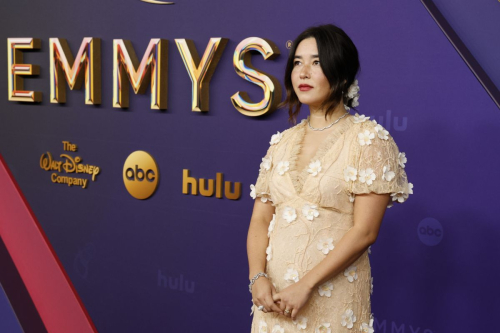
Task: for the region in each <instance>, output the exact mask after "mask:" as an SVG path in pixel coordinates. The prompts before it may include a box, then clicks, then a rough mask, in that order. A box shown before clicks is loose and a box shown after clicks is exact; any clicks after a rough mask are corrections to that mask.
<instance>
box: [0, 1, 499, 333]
mask: <svg viewBox="0 0 500 333" xmlns="http://www.w3.org/2000/svg"><path fill="white" fill-rule="evenodd" d="M497 5H500V4H497ZM474 15H479V13H474ZM0 18H1V23H0V24H1V26H2V29H1V31H0V39H1V40H3V41H4V49H3V52H0V64H6V63H7V52H6V48H5V47H6V46H5V45H6V39H7V38H8V37H37V38H41V39H42V49H41V51H39V52H30V53H26V54H25V62H27V63H33V64H39V65H41V67H42V69H41V75H40V76H39V77H37V78H32V79H27V80H26V88H28V89H31V90H38V91H42V92H43V98H44V100H43V102H42V103H41V105H28V104H20V103H13V102H8V100H7V96H6V92H7V80H6V78H7V71H6V70H7V66H6V65H3V66H0V78H4V79H2V80H0V91H3V92H4V98H2V99H1V100H0V154H2V155H3V156H4V158H5V160H6V161H7V163H8V166H9V167H10V169H11V170H12V172H13V174H14V176H15V178H16V180H17V181H18V183H19V185H20V187H21V189H22V190H23V192H24V194H25V196H26V198H27V199H28V201H29V203H30V205H31V206H32V208H33V210H34V212H35V214H36V216H37V218H38V219H39V221H40V223H41V224H42V226H43V228H44V230H45V232H46V233H47V236H48V238H49V239H50V241H51V242H52V244H53V246H54V248H55V250H56V252H57V254H58V255H59V258H60V259H61V261H62V263H63V265H64V267H65V268H66V270H67V272H68V274H69V276H70V278H71V280H72V281H73V283H74V285H75V287H76V289H77V291H78V293H79V294H80V296H81V298H82V300H83V302H84V304H85V306H86V307H87V309H88V311H89V314H90V316H91V317H92V319H93V321H94V323H95V325H96V327H97V329H98V330H99V332H248V331H249V330H250V322H251V317H250V316H249V313H250V305H251V297H250V294H249V293H248V289H247V285H248V279H247V278H248V267H247V258H246V232H247V228H248V224H249V220H250V216H251V212H252V207H253V201H252V199H251V198H250V196H249V195H248V194H249V192H250V190H249V186H250V184H252V183H254V182H255V180H256V178H257V175H258V169H259V164H260V162H261V157H262V156H264V154H265V152H266V150H267V148H268V145H269V139H270V137H271V135H272V134H273V133H276V131H278V130H279V131H281V130H284V129H286V128H288V126H289V124H287V113H286V111H284V110H278V111H276V112H275V113H273V114H271V115H269V116H265V117H259V118H250V117H245V116H243V115H241V114H240V113H238V112H237V111H236V110H235V109H234V108H233V107H232V105H231V101H230V96H231V95H232V94H234V93H235V92H236V91H237V90H241V91H248V92H249V94H250V96H251V97H252V98H254V100H258V99H260V98H262V93H261V91H260V89H259V88H257V87H256V86H253V85H251V84H249V83H247V82H245V81H243V80H242V79H241V78H239V77H238V76H237V75H236V73H235V72H234V69H233V67H232V53H233V51H234V48H235V47H236V45H237V44H238V43H239V42H240V41H241V40H242V39H244V38H246V37H252V36H257V37H262V38H267V39H270V40H272V41H274V42H275V43H276V44H277V45H278V47H279V48H280V50H281V53H282V55H281V56H280V57H278V58H277V59H276V60H274V61H264V60H263V59H262V58H261V57H260V56H258V55H257V56H254V57H253V64H254V65H255V67H257V68H259V69H261V70H264V71H266V72H268V73H271V74H273V75H274V76H276V77H278V78H279V79H280V80H281V81H282V75H283V73H284V64H285V60H286V56H287V54H288V50H287V49H286V47H285V45H286V41H287V40H293V39H294V37H295V36H296V35H298V34H299V33H300V32H301V31H302V30H303V29H305V28H306V27H308V26H310V25H315V24H321V23H334V24H337V25H338V26H340V27H341V28H342V29H344V30H345V31H346V33H347V34H348V35H349V36H350V37H351V38H352V39H353V41H354V43H355V44H356V46H357V47H358V50H359V53H360V61H361V73H360V75H359V76H358V79H359V85H360V87H361V91H360V93H361V97H360V107H359V110H360V112H361V113H364V114H366V115H370V116H373V117H375V119H377V120H380V118H379V117H384V119H383V121H382V124H383V125H385V126H386V127H388V129H389V131H390V133H391V134H392V136H393V137H394V138H395V140H396V142H397V143H398V146H399V148H400V150H401V151H404V152H406V155H407V157H408V164H407V166H406V170H407V173H408V176H409V179H410V181H411V182H412V183H413V184H414V185H415V188H414V191H415V194H414V195H413V196H411V197H410V199H409V201H408V202H407V203H405V204H404V205H402V206H396V207H394V208H391V209H390V210H388V211H387V213H386V217H385V220H384V223H383V227H382V229H381V231H380V234H379V238H378V240H377V242H376V244H374V245H373V246H372V254H371V263H372V267H373V276H374V293H373V296H372V311H373V313H374V314H375V317H376V325H375V328H376V330H375V331H376V332H384V333H385V332H420V333H430V332H434V333H436V332H486V331H489V330H490V329H491V328H493V327H496V326H497V323H496V316H497V313H498V311H499V310H500V301H499V299H498V297H496V295H498V293H499V292H500V287H499V284H498V277H499V272H500V269H499V268H498V267H497V266H496V264H497V262H498V253H500V245H499V242H498V241H497V238H498V234H499V232H500V226H499V225H498V213H499V205H498V203H497V201H498V199H497V191H496V190H497V187H498V185H497V184H498V177H497V172H498V166H499V158H498V157H497V154H496V153H495V151H496V150H492V148H494V147H498V146H499V144H500V137H499V133H500V113H499V112H498V109H497V108H496V106H495V104H494V103H493V101H492V100H491V99H490V98H489V96H488V94H487V93H486V92H485V91H484V89H483V88H482V86H481V85H480V84H479V82H478V81H477V80H476V78H475V77H474V75H473V74H472V73H471V71H470V70H469V69H468V67H467V66H466V64H465V63H464V62H463V61H462V59H461V58H460V56H459V55H458V54H457V52H456V51H455V49H454V48H453V46H452V45H451V44H450V43H449V42H448V40H447V39H446V37H445V35H444V34H443V33H442V32H441V30H440V29H439V27H438V26H437V25H436V23H435V22H434V21H433V19H432V18H431V16H430V15H429V14H428V12H427V11H426V9H425V8H424V6H423V5H422V4H421V3H420V2H418V1H412V2H409V1H404V2H403V1H399V0H389V1H385V2H383V3H375V2H371V3H367V2H365V1H359V0H353V1H349V2H345V1H321V2H317V1H309V2H304V1H295V0H293V1H290V0H288V1H283V0H280V1H272V2H270V1H262V0H254V1H248V2H235V1H194V0H191V1H189V0H180V1H178V2H177V3H176V4H175V5H174V6H154V5H148V4H145V3H142V2H139V0H136V1H132V0H129V1H123V0H122V1H118V0H108V1H97V0H90V1H84V2H83V1H75V0H66V1H62V0H52V1H47V0H44V1H37V2H34V1H26V0H18V1H15V2H14V1H10V2H7V3H5V4H3V10H2V13H1V14H0ZM478 19H479V18H478ZM90 36H92V37H100V38H102V68H103V69H102V76H103V90H102V94H103V96H102V97H103V104H102V105H101V106H100V107H92V106H86V105H84V104H83V101H84V91H83V90H80V91H74V92H71V91H69V90H68V95H67V103H66V104H65V105H55V104H50V103H48V97H49V77H48V72H49V53H48V40H49V38H50V37H60V38H66V39H67V40H68V42H69V45H70V47H71V49H72V51H73V53H76V51H77V48H78V46H79V45H80V43H81V41H82V38H83V37H90ZM210 37H226V38H229V39H230V41H229V43H228V45H227V47H226V49H225V51H224V53H223V55H222V58H221V60H220V62H219V65H218V67H217V70H216V71H215V73H214V75H213V78H212V81H211V84H210V111H209V112H207V113H199V112H191V111H190V105H191V103H190V98H191V81H190V79H189V77H188V75H187V72H186V70H185V67H184V65H183V63H182V59H181V57H180V55H179V53H178V51H177V48H176V46H175V43H174V39H175V38H189V39H193V40H194V42H195V44H196V46H197V49H198V52H199V53H200V54H201V53H202V52H203V50H204V49H205V47H206V45H207V42H208V40H209V38H210ZM114 38H124V39H129V40H131V41H132V43H133V45H134V47H135V50H136V52H137V54H138V55H140V57H142V54H143V52H144V50H145V49H146V46H147V44H148V42H149V40H150V38H165V39H168V40H169V48H170V51H169V107H168V110H167V111H164V112H160V111H155V110H150V109H149V98H150V96H149V92H148V94H146V95H143V96H134V95H131V97H130V108H129V109H128V110H119V109H113V108H112V107H111V99H112V41H113V39H114ZM388 110H390V113H391V115H392V116H391V117H390V118H389V119H388V117H387V114H388V112H389V111H388ZM307 114H308V110H307V109H304V110H302V114H301V116H300V118H304V117H306V115H307ZM396 117H398V120H396ZM402 120H405V121H406V122H407V126H405V127H406V128H405V129H404V131H401V130H400V131H397V130H395V129H393V128H394V122H396V123H398V121H399V123H400V124H401V122H402ZM389 124H391V126H389ZM63 140H69V141H71V142H74V143H77V144H78V145H79V154H78V155H79V156H81V157H83V159H84V162H86V163H90V164H96V165H98V166H100V167H101V169H102V173H101V174H100V175H99V176H98V177H97V182H94V183H91V184H90V187H89V188H88V189H87V190H81V189H79V188H68V187H67V186H64V185H62V186H58V185H55V184H52V183H51V182H50V174H49V173H47V172H46V171H43V170H41V169H40V168H39V166H38V161H39V158H40V155H41V154H42V153H44V152H46V151H50V152H51V153H53V154H54V155H56V156H57V155H58V154H60V153H62V143H61V141H63ZM135 150H145V151H148V152H149V153H151V154H152V155H153V156H154V157H155V159H156V161H157V163H158V165H159V167H160V172H161V181H160V186H159V188H158V190H157V192H156V194H155V195H154V196H153V197H152V198H150V199H148V200H146V201H138V200H135V199H133V198H132V197H131V196H130V195H129V194H128V193H127V192H126V190H125V188H124V185H123V181H122V167H123V163H124V161H125V159H126V157H127V156H128V155H129V154H130V153H131V152H133V151H135ZM183 169H189V170H190V172H191V176H194V177H196V178H211V179H215V175H216V173H217V172H223V173H224V179H225V180H229V181H233V182H235V181H238V182H242V187H243V195H242V198H241V199H240V200H238V201H232V200H228V199H216V198H215V197H212V198H206V197H203V196H191V195H183V194H182V170H183ZM429 217H430V218H434V219H436V220H438V221H439V222H440V223H441V225H442V226H443V230H444V237H443V239H442V241H441V242H440V243H439V244H438V245H436V246H432V247H430V246H427V245H425V244H424V243H423V242H421V241H420V239H419V237H418V234H417V226H418V225H419V223H420V221H421V220H423V219H425V218H429ZM159 272H161V274H162V275H164V276H170V277H180V276H181V275H182V276H183V278H184V280H189V281H191V282H193V281H194V283H195V291H194V293H186V292H181V291H179V290H172V289H169V288H164V287H163V286H159V285H158V273H159ZM417 329H419V331H417Z"/></svg>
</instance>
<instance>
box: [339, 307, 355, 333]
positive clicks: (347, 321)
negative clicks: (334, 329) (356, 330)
mask: <svg viewBox="0 0 500 333" xmlns="http://www.w3.org/2000/svg"><path fill="white" fill-rule="evenodd" d="M355 322H356V316H355V315H354V312H353V311H352V310H351V309H347V310H346V311H345V313H344V314H343V315H342V321H341V322H340V324H341V325H342V326H345V327H347V328H349V329H351V328H352V327H353V326H354V323H355Z"/></svg>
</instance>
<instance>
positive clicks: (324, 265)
mask: <svg viewBox="0 0 500 333" xmlns="http://www.w3.org/2000/svg"><path fill="white" fill-rule="evenodd" d="M389 199H390V196H389V194H375V193H369V194H363V195H357V196H356V200H355V202H354V226H353V227H352V228H351V229H349V231H348V232H347V233H346V234H345V235H344V236H343V237H342V239H341V240H340V241H339V242H338V243H337V244H336V245H335V248H334V249H333V250H332V251H330V253H328V255H327V256H326V257H325V259H323V260H322V261H321V262H320V263H319V264H318V265H316V266H315V267H314V268H313V269H312V270H311V271H309V272H308V273H307V274H306V275H305V276H304V278H303V279H302V280H303V282H304V283H305V285H306V286H308V287H309V288H311V289H313V288H315V287H317V286H319V285H321V284H323V283H324V282H326V281H327V280H329V279H331V278H332V277H334V276H336V275H337V274H339V273H341V272H343V271H344V270H345V269H346V268H347V267H349V265H351V264H352V263H353V262H354V261H356V260H357V259H358V258H359V257H360V256H361V255H362V254H363V253H364V252H365V251H366V249H367V248H368V246H370V245H371V244H373V243H375V240H376V239H377V236H378V232H379V229H380V225H381V224H382V218H383V217H384V213H385V210H386V207H387V204H388V203H389Z"/></svg>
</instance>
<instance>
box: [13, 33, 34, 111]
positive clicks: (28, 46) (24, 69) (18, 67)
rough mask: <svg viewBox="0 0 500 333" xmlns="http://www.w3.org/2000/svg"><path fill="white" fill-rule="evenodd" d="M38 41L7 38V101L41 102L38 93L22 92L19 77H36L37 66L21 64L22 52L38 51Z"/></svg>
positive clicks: (22, 84)
mask: <svg viewBox="0 0 500 333" xmlns="http://www.w3.org/2000/svg"><path fill="white" fill-rule="evenodd" d="M40 46H41V41H40V39H37V38H7V52H8V54H7V58H8V59H7V61H8V66H9V69H8V70H9V72H8V89H9V101H16V102H41V101H42V93H41V92H40V91H29V90H24V82H23V78H22V77H21V75H38V74H40V67H39V66H38V65H31V64H23V53H22V50H33V49H39V48H40Z"/></svg>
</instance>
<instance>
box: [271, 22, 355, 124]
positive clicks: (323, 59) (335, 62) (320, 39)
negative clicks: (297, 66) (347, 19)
mask: <svg viewBox="0 0 500 333" xmlns="http://www.w3.org/2000/svg"><path fill="white" fill-rule="evenodd" d="M310 37H312V38H314V39H315V40H316V43H317V45H318V54H319V60H320V65H321V69H322V70H323V73H324V74H325V76H326V78H327V79H328V82H329V83H330V95H329V96H328V98H326V99H325V101H324V102H323V103H322V105H321V107H322V108H324V109H325V110H326V111H325V119H326V117H327V115H328V114H331V113H333V111H334V110H335V108H336V107H337V106H338V105H339V104H340V103H341V102H342V97H343V96H345V97H346V96H347V92H348V89H349V87H350V86H351V84H352V83H353V82H354V80H355V77H356V74H357V73H358V71H359V70H360V65H359V58H358V50H357V49H356V46H355V45H354V43H353V42H352V40H351V39H350V38H349V36H347V34H346V33H345V32H344V30H342V29H340V28H339V27H337V26H335V25H333V24H325V25H320V26H316V27H310V28H307V29H306V30H305V31H304V32H302V33H301V34H300V35H299V36H298V37H297V38H296V39H295V40H294V41H293V44H292V47H291V49H290V54H289V56H288V60H287V64H286V71H285V88H286V99H285V100H284V101H283V102H282V103H280V105H279V107H287V106H288V115H289V117H288V121H289V122H293V123H294V124H296V123H297V116H298V114H299V112H300V107H301V106H302V103H301V102H300V101H299V98H298V97H297V95H296V94H295V91H294V90H293V85H292V70H293V67H294V64H293V63H294V57H295V52H296V50H297V46H298V45H299V43H300V42H301V41H303V40H304V39H307V38H310ZM342 91H343V92H344V93H343V94H342ZM344 101H345V98H344ZM352 101H353V100H352V99H350V100H349V101H348V102H347V103H345V104H346V105H347V106H349V107H350V108H353V107H352ZM353 109H354V108H353ZM354 110H356V109H354Z"/></svg>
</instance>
